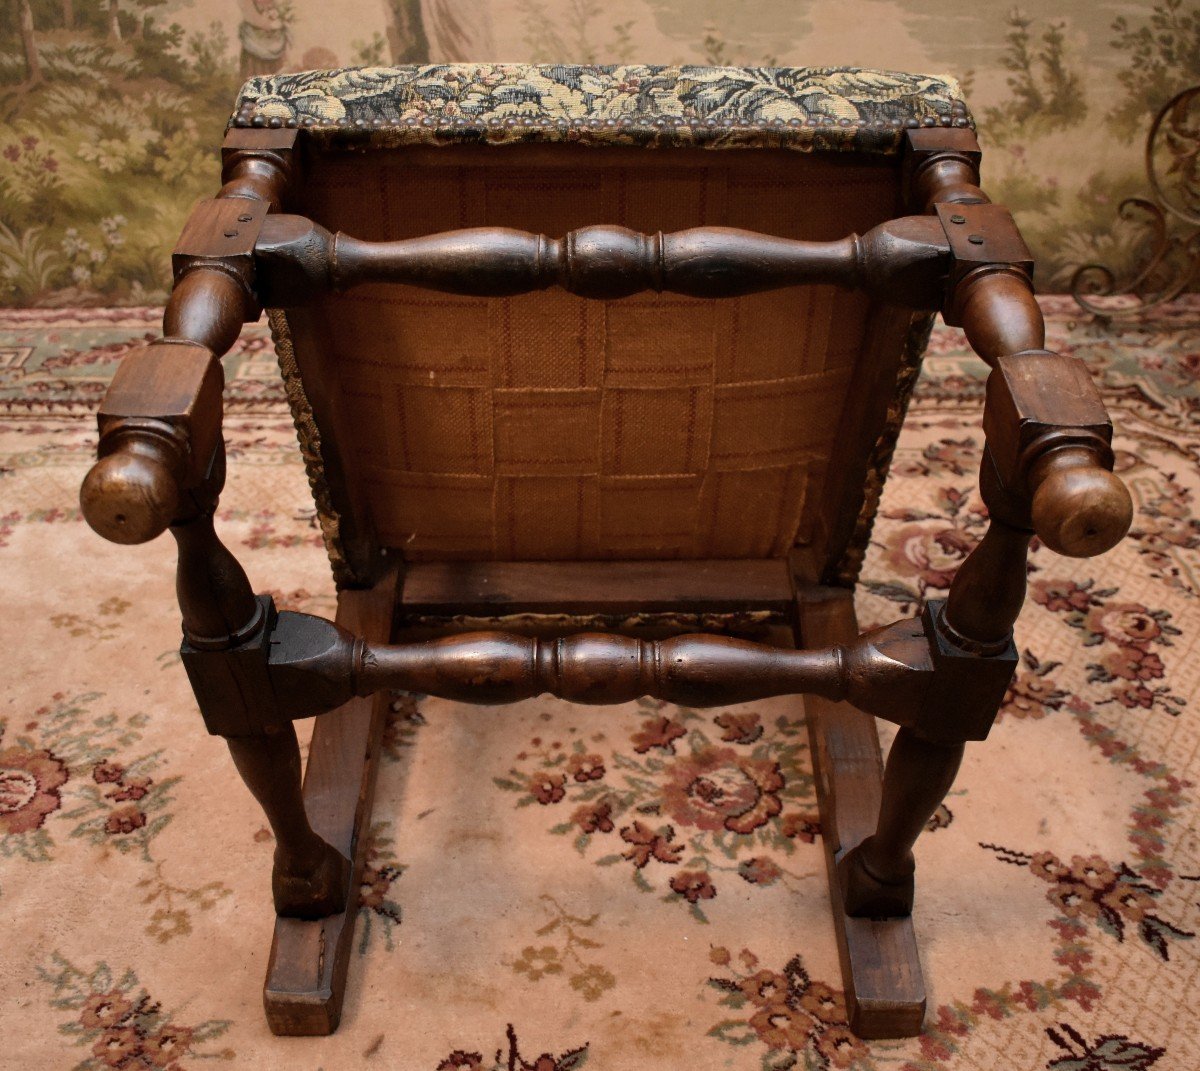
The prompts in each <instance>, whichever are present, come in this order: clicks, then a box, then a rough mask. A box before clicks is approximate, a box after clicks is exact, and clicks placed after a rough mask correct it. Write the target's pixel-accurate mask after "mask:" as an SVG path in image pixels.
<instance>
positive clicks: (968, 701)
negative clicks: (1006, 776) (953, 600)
mask: <svg viewBox="0 0 1200 1071" xmlns="http://www.w3.org/2000/svg"><path fill="white" fill-rule="evenodd" d="M945 605H946V600H945V599H930V600H929V601H928V602H927V603H926V604H925V607H924V609H923V610H922V611H921V621H922V623H923V624H924V626H925V637H926V639H927V641H928V643H929V653H930V657H931V660H932V662H933V676H932V679H931V681H930V687H929V691H928V692H927V693H926V696H925V702H924V703H923V704H922V705H921V709H920V712H919V713H918V715H917V719H916V720H915V721H914V723H913V725H912V729H913V731H914V732H916V733H918V734H919V735H920V736H923V737H924V738H925V739H927V740H930V741H932V742H934V743H939V744H957V743H961V742H962V741H964V740H984V739H986V738H987V735H988V733H989V732H991V728H992V724H993V723H994V722H995V720H996V715H997V714H998V713H999V712H1000V704H1001V703H1003V702H1004V693H1005V692H1006V691H1007V690H1008V685H1009V683H1010V682H1011V681H1012V677H1013V673H1014V672H1016V668H1017V649H1016V646H1015V645H1014V644H1013V641H1012V637H1011V635H1010V636H1009V638H1008V640H1007V642H1006V643H1005V645H1004V647H1003V648H1001V649H1000V650H998V651H989V652H984V651H972V650H968V649H964V648H963V647H961V646H959V645H958V644H956V643H955V642H954V641H953V640H952V639H951V638H950V637H949V636H948V635H947V634H946V629H945V626H944V625H943V624H942V622H941V621H940V618H941V614H942V609H943V607H944V606H945Z"/></svg>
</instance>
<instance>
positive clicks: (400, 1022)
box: [0, 299, 1200, 1071]
mask: <svg viewBox="0 0 1200 1071" xmlns="http://www.w3.org/2000/svg"><path fill="white" fill-rule="evenodd" d="M1043 307H1044V310H1045V311H1046V313H1047V317H1048V327H1049V344H1050V345H1051V346H1052V347H1053V348H1055V349H1057V350H1060V351H1062V352H1066V353H1070V354H1073V355H1076V356H1078V357H1081V358H1082V359H1083V360H1084V361H1086V363H1087V364H1088V366H1089V367H1090V368H1091V370H1092V371H1093V373H1094V374H1095V375H1096V376H1097V378H1098V381H1099V383H1100V384H1101V387H1102V390H1103V392H1104V396H1105V399H1106V401H1107V403H1108V405H1109V407H1110V409H1111V410H1112V412H1113V416H1114V420H1115V423H1116V425H1117V437H1116V442H1115V447H1116V452H1117V464H1118V467H1119V469H1120V471H1121V472H1122V474H1123V476H1124V477H1125V479H1126V480H1127V482H1128V484H1129V486H1130V488H1131V490H1132V493H1133V495H1134V499H1135V502H1136V506H1137V511H1136V516H1135V519H1134V524H1133V529H1132V531H1131V534H1130V537H1129V539H1128V540H1126V541H1125V542H1124V543H1123V544H1122V545H1121V546H1120V547H1118V548H1117V549H1116V550H1114V551H1113V552H1111V553H1110V554H1108V555H1106V556H1104V557H1102V558H1099V559H1093V560H1090V561H1075V560H1070V559H1066V558H1061V557H1058V556H1055V555H1054V554H1052V553H1050V552H1049V551H1047V550H1046V549H1045V548H1044V547H1038V546H1036V545H1035V548H1034V550H1033V553H1032V555H1031V558H1030V572H1029V598H1028V601H1027V603H1026V606H1025V609H1024V611H1023V612H1022V615H1021V618H1020V621H1019V623H1018V626H1017V635H1016V642H1017V647H1018V650H1019V651H1020V655H1021V663H1020V666H1019V669H1018V672H1017V675H1016V677H1015V679H1014V681H1013V683H1012V686H1011V688H1010V690H1009V694H1008V695H1007V697H1006V699H1005V703H1004V707H1003V711H1002V713H1001V716H1000V718H999V721H998V722H997V725H996V727H995V728H994V730H993V731H992V734H991V736H990V738H989V739H988V740H987V741H986V742H984V743H981V744H977V745H972V746H971V747H970V748H969V749H968V751H967V757H966V760H965V763H964V766H963V770H962V773H961V775H960V777H959V779H958V781H957V782H956V784H955V785H954V787H953V789H952V790H951V793H950V795H949V797H948V798H947V800H946V802H945V804H944V806H943V807H941V808H940V809H939V810H938V812H937V813H936V814H935V816H934V818H933V819H932V821H931V822H930V826H929V830H928V831H927V832H926V833H925V834H924V835H923V837H922V839H921V841H920V842H919V844H918V847H917V862H918V886H917V906H916V913H915V927H916V931H917V938H918V943H919V947H920V954H921V959H922V966H923V969H924V972H925V977H926V983H927V986H928V994H929V1011H928V1015H927V1020H926V1028H925V1032H924V1034H923V1036H921V1037H920V1038H915V1039H911V1040H906V1041H863V1040H861V1039H859V1038H856V1037H854V1035H853V1034H851V1033H850V1032H849V1030H848V1028H847V1022H846V1004H845V995H844V993H843V991H842V982H841V976H840V971H839V966H838V958H837V948H836V942H835V939H834V934H833V926H832V921H831V919H830V918H829V914H828V911H829V905H828V896H827V892H826V875H825V864H824V858H823V844H822V839H821V838H822V827H821V818H820V815H819V813H818V809H817V805H816V793H815V787H814V783H813V773H812V763H811V756H810V754H809V750H808V741H807V736H806V733H805V730H804V722H803V711H802V708H801V704H799V703H797V702H795V701H793V700H788V699H772V700H768V701H764V702H759V703H751V704H745V705H740V706H734V707H728V708H715V709H711V710H707V709H705V710H701V709H690V708H685V707H679V706H673V705H668V704H662V703H658V702H650V701H644V702H641V703H633V704H627V705H624V706H620V707H573V706H570V705H567V704H564V703H560V702H558V701H555V700H552V699H545V698H543V699H538V700H534V701H531V702H528V703H521V704H516V705H513V706H508V707H495V708H491V707H481V708H468V707H464V706H462V705H459V704H456V703H452V702H448V701H442V700H434V699H430V698H428V697H424V696H419V695H395V696H393V697H392V702H391V705H390V712H389V716H388V723H387V726H386V731H385V734H384V739H383V744H382V758H381V761H380V775H379V791H378V796H377V801H376V806H375V811H374V813H373V816H372V820H371V826H370V830H369V835H368V836H369V839H368V842H367V845H366V866H365V870H364V874H363V878H362V885H361V887H360V889H359V907H358V914H357V919H356V929H355V934H354V942H353V954H352V963H351V968H350V985H349V991H348V996H347V1004H346V1012H345V1017H344V1019H343V1022H342V1025H341V1028H340V1029H339V1031H338V1033H337V1034H335V1035H333V1036H332V1037H329V1038H310V1039H303V1040H296V1039H281V1038H275V1037H273V1036H272V1035H271V1034H270V1033H269V1032H268V1030H267V1028H266V1025H265V1022H264V1020H263V1016H262V1006H261V985H262V979H263V975H264V972H265V968H266V959H267V952H268V948H269V943H270V936H271V928H272V924H273V915H272V913H271V907H270V894H269V868H270V863H271V856H272V851H273V843H272V839H271V834H270V831H269V830H268V828H267V827H266V825H265V822H264V821H263V818H262V815H261V813H260V812H259V810H258V809H257V807H256V805H255V804H254V802H253V800H252V799H251V797H250V795H249V793H248V792H247V791H246V790H245V788H244V787H243V786H242V784H241V782H240V781H239V779H238V777H237V775H236V773H235V771H234V769H233V765H232V762H231V761H230V758H229V754H228V751H227V749H226V748H225V746H224V744H223V742H222V741H221V740H220V739H218V738H214V737H210V736H208V735H207V734H206V733H205V732H204V730H203V727H202V724H201V722H200V718H199V715H198V714H197V713H196V710H195V705H194V701H193V699H192V697H191V694H190V692H189V690H188V685H187V682H186V678H185V675H184V673H183V670H182V667H181V666H180V665H179V661H178V656H177V642H178V641H177V637H178V631H177V629H178V623H177V610H176V608H175V606H174V603H173V571H174V550H173V546H172V545H171V543H170V542H169V541H168V540H165V539H164V540H157V541H155V542H152V543H150V544H147V545H145V546H143V547H139V548H129V547H119V546H115V545H111V544H107V543H104V542H103V541H101V540H99V539H98V538H97V537H95V536H94V535H92V534H91V532H90V531H89V530H88V529H87V527H86V526H85V525H84V523H83V521H82V520H81V518H80V516H79V513H78V510H77V508H76V504H75V503H76V495H77V491H78V484H79V481H80V479H81V478H82V476H83V473H84V472H85V471H86V469H87V467H88V465H89V464H90V461H91V458H92V457H93V454H94V450H95V423H94V417H93V415H92V414H93V410H94V408H95V406H96V405H97V404H98V401H99V398H100V396H101V394H102V391H103V386H104V384H105V383H106V382H107V381H108V380H109V379H110V378H111V375H112V371H113V369H114V367H115V366H116V364H117V362H118V361H119V360H120V359H121V358H122V356H123V355H124V354H126V353H128V352H129V351H130V350H131V349H133V348H134V347H135V346H137V345H139V344H140V343H142V342H144V341H145V340H146V339H147V338H151V337H154V336H155V335H156V334H157V332H158V317H159V311H158V310H156V309H150V308H139V309H105V310H78V309H57V310H20V311H10V312H7V313H4V314H3V315H2V316H0V488H2V489H3V505H2V506H0V576H2V577H3V579H4V584H5V591H6V593H8V594H9V598H8V599H7V600H6V604H5V613H4V614H3V615H2V616H0V645H2V649H3V650H4V651H5V652H6V654H7V656H8V661H7V663H6V666H7V667H8V670H9V672H8V674H7V676H6V689H5V696H4V704H3V706H2V707H0V911H2V913H3V918H4V920H5V923H4V924H5V930H4V954H3V956H0V996H2V997H3V1001H2V1002H0V1030H2V1031H3V1034H4V1037H5V1047H4V1049H3V1055H2V1056H0V1065H2V1066H4V1067H5V1068H7V1067H9V1066H11V1067H13V1068H17V1069H24V1068H37V1069H38V1071H76V1069H83V1071H101V1069H105V1068H118V1069H122V1071H135V1069H136V1071H143V1069H147V1068H155V1067H158V1068H170V1069H172V1071H197V1069H200V1068H207V1067H237V1068H243V1067H245V1068H259V1067H274V1066H284V1065H288V1066H297V1067H323V1068H325V1069H326V1071H351V1069H358V1068H369V1067H372V1066H375V1065H378V1066H380V1067H397V1068H404V1069H405V1071H408V1069H410V1068H411V1069H412V1071H513V1069H522V1071H530V1069H533V1071H577V1069H580V1068H603V1069H605V1071H645V1069H647V1068H663V1069H675V1068H693V1067H694V1068H704V1069H708V1068H714V1069H715V1068H723V1069H731V1071H784V1069H791V1071H799V1069H808V1071H828V1069H850V1071H1118V1069H1119V1071H1130V1069H1137V1071H1193V1069H1194V1068H1195V1067H1197V1066H1200V1029H1198V1028H1197V1026H1196V1023H1195V1016H1194V1014H1193V1012H1192V1009H1194V1008H1195V1006H1196V1005H1197V1002H1200V988H1198V987H1200V969H1198V968H1200V909H1198V908H1197V901H1198V899H1200V897H1198V893H1197V888H1198V882H1200V845H1198V843H1197V838H1196V829H1195V815H1196V784H1197V783H1198V782H1200V760H1198V759H1197V755H1200V749H1198V746H1197V745H1198V744H1200V733H1198V731H1197V722H1196V717H1197V712H1196V704H1197V695H1198V694H1200V659H1198V658H1197V637H1200V603H1198V601H1197V600H1198V599H1200V520H1198V518H1197V512H1196V504H1195V503H1196V496H1197V494H1198V493H1200V476H1198V475H1197V473H1198V472H1200V465H1198V462H1200V437H1198V436H1197V432H1196V416H1197V413H1198V412H1200V387H1198V385H1197V384H1198V382H1200V381H1198V379H1197V376H1196V370H1197V366H1198V365H1197V356H1196V354H1197V348H1198V343H1200V328H1197V326H1196V325H1197V322H1198V318H1200V304H1198V303H1196V302H1191V303H1184V304H1182V305H1179V306H1177V307H1176V308H1175V309H1173V310H1169V311H1167V312H1166V313H1163V314H1161V315H1160V316H1158V317H1157V318H1155V319H1154V320H1152V321H1147V322H1142V323H1132V324H1126V325H1123V326H1120V327H1117V328H1104V327H1102V326H1101V325H1098V324H1094V323H1089V322H1086V321H1083V320H1079V319H1077V318H1076V312H1075V309H1074V306H1072V305H1071V304H1069V303H1067V302H1065V301H1064V300H1062V299H1047V300H1045V301H1044V304H1043ZM226 360H227V372H228V385H227V390H226V420H225V430H226V438H227V442H228V447H229V456H230V466H229V485H228V487H227V489H226V492H225V494H224V497H223V499H222V503H221V508H220V511H219V514H218V518H217V524H218V529H219V531H220V532H221V534H222V536H223V538H224V539H225V540H226V541H227V542H228V543H229V545H230V546H231V547H232V548H233V549H234V550H235V552H236V553H237V554H238V556H239V558H240V559H241V560H242V561H243V562H244V563H245V565H246V568H247V571H248V572H249V575H250V577H251V580H252V582H253V583H254V585H255V587H256V588H257V589H258V590H263V591H270V592H271V593H272V594H273V596H274V597H275V599H276V602H277V603H278V604H279V605H280V606H281V607H287V608H291V609H301V610H306V611H310V612H313V613H318V614H321V615H324V616H332V614H333V612H334V608H335V597H334V592H333V585H332V582H331V580H330V576H329V570H328V562H327V560H326V558H325V555H324V554H323V552H322V536H321V531H320V527H319V523H318V520H317V518H316V515H315V512H314V509H313V505H312V499H311V496H310V494H309V490H308V487H307V484H306V479H305V474H304V468H303V464H302V462H301V459H300V458H299V457H298V455H297V451H296V444H295V436H294V432H293V429H292V425H291V420H290V417H289V413H288V409H287V403H286V399H285V397H284V393H283V388H282V386H281V384H280V382H279V376H278V368H277V365H276V360H275V356H274V354H273V353H272V349H271V344H270V340H269V337H268V334H267V329H266V325H265V324H263V325H257V326H252V327H250V328H248V329H247V331H246V332H245V334H244V337H243V338H242V339H241V340H240V341H239V342H238V344H237V345H236V347H235V349H234V350H233V352H232V353H231V354H230V356H229V357H228V358H227V359H226ZM985 373H986V368H985V367H984V366H983V365H982V363H981V362H979V361H977V360H976V359H974V358H973V357H971V356H970V355H969V354H968V352H967V349H966V346H965V343H964V341H963V339H962V336H961V334H960V333H959V332H957V331H953V330H949V329H946V328H943V327H938V328H937V329H935V331H934V332H933V335H932V338H931V341H930V345H929V349H928V352H927V356H926V359H925V365H924V369H923V371H922V373H921V380H920V382H919V384H918V386H917V389H916V392H915V394H914V400H913V403H912V406H911V408H910V410H909V413H908V417H907V421H906V424H905V428H904V431H903V434H902V436H901V438H900V441H899V443H898V446H897V449H896V453H895V458H894V461H893V465H892V472H891V476H890V477H889V481H888V484H887V486H886V488H885V490H884V492H883V496H882V500H881V503H880V507H879V513H878V518H877V522H876V525H875V528H874V530H873V532H872V535H871V540H870V544H869V546H868V549H867V553H866V560H865V563H864V568H863V573H862V581H861V584H860V588H859V592H858V599H857V605H858V610H859V617H860V622H861V624H862V625H863V626H864V627H869V626H872V625H876V624H882V623H884V622H886V621H888V620H894V619H896V618H898V617H901V616H905V615H908V614H911V613H912V612H913V610H914V608H915V607H916V606H917V604H918V603H919V602H920V600H922V599H924V598H926V597H931V596H932V597H937V596H940V595H942V594H943V593H944V591H945V587H946V584H947V583H948V581H949V578H950V576H951V575H952V573H953V571H954V569H955V568H956V566H957V565H958V564H959V563H960V562H961V561H962V559H963V557H965V555H966V554H967V553H969V551H970V549H971V548H972V547H973V546H974V545H975V544H976V543H977V542H978V540H979V539H980V538H981V537H982V534H983V531H984V528H985V518H984V514H983V511H982V506H981V503H980V500H979V495H978V491H977V487H976V472H977V469H978V465H979V462H980V457H981V450H982V447H983V436H982V432H981V427H980V418H981V407H982V397H983V384H984V376H985ZM13 593H15V597H14V594H13ZM33 593H36V595H35V594H33ZM306 734H307V729H306V728H304V727H303V726H302V738H304V737H306ZM883 735H884V736H885V737H886V736H887V735H888V734H887V732H886V731H885V732H884V733H883Z"/></svg>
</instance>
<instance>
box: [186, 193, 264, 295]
mask: <svg viewBox="0 0 1200 1071" xmlns="http://www.w3.org/2000/svg"><path fill="white" fill-rule="evenodd" d="M266 214H267V204H266V202H264V201H262V200H260V199H258V198H254V197H230V196H228V195H222V196H219V197H210V198H208V199H207V200H204V201H200V202H198V203H197V204H196V206H195V207H194V208H193V209H192V212H191V215H189V216H188V218H187V223H185V224H184V228H183V233H182V234H180V236H179V240H178V241H177V242H176V243H175V249H174V250H173V251H172V253H171V269H172V271H173V272H174V276H175V279H176V280H179V279H181V278H183V276H184V275H186V274H187V272H189V271H191V270H192V269H194V268H203V267H219V268H220V269H221V270H222V271H224V272H226V273H227V274H229V275H233V276H235V277H236V278H238V279H239V280H240V281H241V282H242V284H243V286H244V287H245V288H246V290H247V291H250V292H252V291H253V288H254V244H255V242H256V241H257V240H258V236H259V232H260V231H261V230H262V225H263V219H264V217H265V216H266Z"/></svg>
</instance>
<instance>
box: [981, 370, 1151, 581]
mask: <svg viewBox="0 0 1200 1071" xmlns="http://www.w3.org/2000/svg"><path fill="white" fill-rule="evenodd" d="M983 426H984V430H985V431H986V433H987V441H988V449H989V451H990V453H991V455H992V457H993V459H994V460H995V463H996V472H997V475H998V476H999V478H1000V481H1001V482H1002V483H1003V484H1004V485H1005V486H1006V487H1008V488H1010V489H1013V490H1017V491H1024V492H1027V493H1028V494H1029V496H1030V499H1031V501H1030V513H1031V517H1032V523H1033V527H1034V529H1035V530H1036V531H1037V533H1038V536H1039V537H1040V538H1041V540H1042V542H1043V543H1045V544H1046V545H1047V546H1048V547H1050V549H1051V550H1054V551H1056V552H1058V553H1059V554H1066V555H1069V556H1071V557H1076V558H1087V557H1092V556H1093V555H1096V554H1102V553H1103V552H1104V551H1106V550H1109V549H1110V548H1112V547H1114V546H1116V544H1117V543H1119V542H1120V541H1121V539H1123V538H1124V536H1125V533H1126V532H1128V531H1129V525H1130V524H1131V523H1132V521H1133V502H1132V500H1131V499H1130V497H1129V492H1128V490H1126V488H1125V485H1124V484H1123V483H1122V482H1121V480H1120V479H1119V478H1118V477H1116V476H1114V475H1113V473H1112V471H1111V469H1112V463H1113V454H1112V449H1111V446H1110V444H1111V442H1112V423H1111V421H1110V420H1109V418H1108V413H1107V412H1106V410H1105V408H1104V402H1103V400H1102V399H1101V398H1100V392H1099V391H1098V390H1097V389H1096V385H1095V383H1094V382H1093V381H1092V377H1091V375H1090V374H1089V373H1088V370H1087V367H1086V366H1085V365H1084V363H1083V362H1082V361H1081V360H1079V358H1077V357H1068V356H1064V355H1063V354H1058V353H1048V352H1046V351H1044V350H1042V351H1038V350H1034V351H1031V352H1027V353H1017V354H1013V355H1008V356H1001V357H1000V358H998V359H997V361H996V365H995V368H994V370H993V372H992V374H991V375H990V376H989V377H988V389H987V407H986V409H985V410H984V418H983Z"/></svg>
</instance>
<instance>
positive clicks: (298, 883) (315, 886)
mask: <svg viewBox="0 0 1200 1071" xmlns="http://www.w3.org/2000/svg"><path fill="white" fill-rule="evenodd" d="M271 892H272V894H273V896H274V899H275V914H277V915H279V916H281V917H282V918H289V919H320V918H325V916H326V915H337V914H340V913H341V912H343V911H345V910H346V898H347V896H348V895H349V892H350V860H349V859H347V858H346V857H345V856H344V855H343V854H342V853H341V852H339V851H338V850H337V849H336V848H335V847H333V845H331V844H323V846H322V851H321V854H320V856H319V857H318V859H317V862H316V865H315V866H312V867H311V868H309V869H305V870H290V871H289V870H284V869H282V868H281V867H280V865H279V859H278V853H277V856H276V862H275V869H274V870H273V871H272V873H271Z"/></svg>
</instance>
